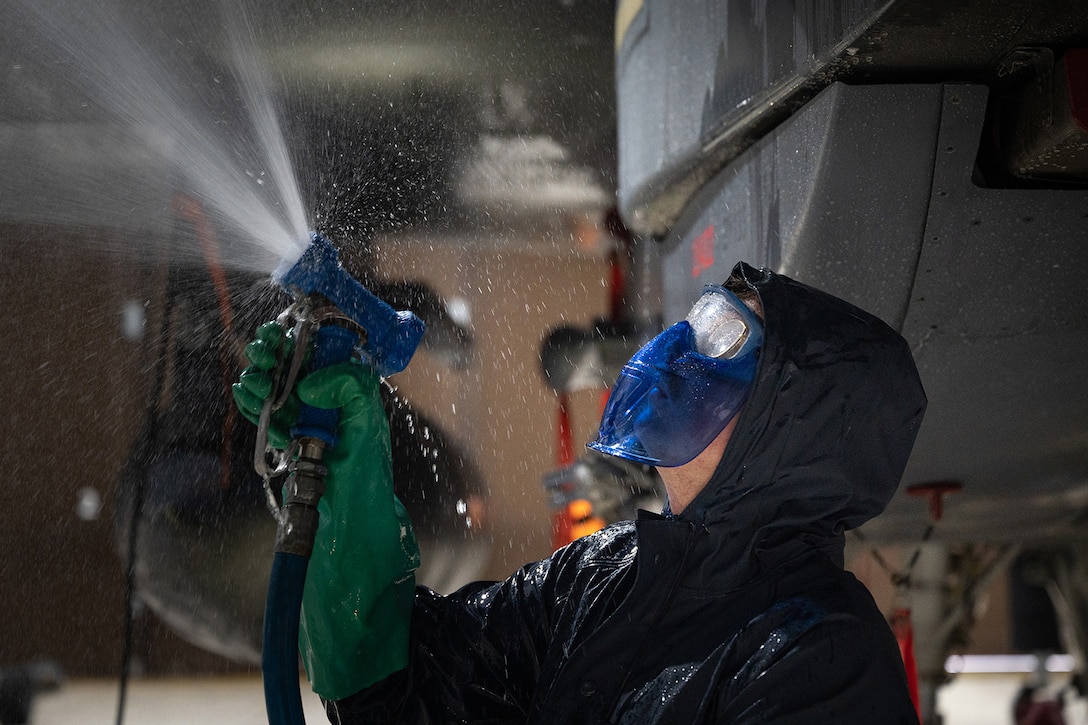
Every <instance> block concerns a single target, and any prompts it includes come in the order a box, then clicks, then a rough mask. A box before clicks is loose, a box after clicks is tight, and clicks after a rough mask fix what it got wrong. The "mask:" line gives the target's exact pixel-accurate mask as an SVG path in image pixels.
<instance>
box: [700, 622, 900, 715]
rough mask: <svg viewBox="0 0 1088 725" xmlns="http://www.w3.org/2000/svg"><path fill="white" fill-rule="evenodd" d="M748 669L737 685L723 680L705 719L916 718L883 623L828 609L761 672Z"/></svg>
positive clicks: (895, 654) (898, 663) (892, 644)
mask: <svg viewBox="0 0 1088 725" xmlns="http://www.w3.org/2000/svg"><path fill="white" fill-rule="evenodd" d="M889 640H890V641H889ZM749 675H750V678H745V679H746V682H745V684H744V685H743V686H742V687H740V688H735V687H733V686H732V684H733V683H731V682H726V683H724V684H723V687H722V688H721V689H720V690H719V692H718V693H716V696H717V701H716V703H714V705H713V706H712V708H711V711H712V713H713V716H712V717H710V718H708V721H710V722H717V723H723V724H724V723H730V725H749V724H752V725H754V724H755V723H760V724H761V725H764V724H768V723H774V724H775V725H822V724H824V723H826V724H828V725H831V724H833V723H834V724H836V725H851V724H854V723H858V724H861V723H865V724H866V725H917V723H918V719H917V715H916V713H915V710H914V706H913V704H912V703H911V701H910V698H909V695H908V694H907V685H906V678H905V675H904V673H903V665H902V662H901V661H900V660H899V658H898V648H897V647H896V645H895V642H894V639H892V638H891V635H890V632H889V631H887V626H886V625H884V624H883V622H879V621H877V622H871V621H865V620H863V619H860V618H858V617H856V616H853V615H847V614H837V615H832V616H829V617H827V618H826V619H824V620H822V621H821V622H820V624H818V625H817V626H815V627H813V628H812V629H810V630H809V631H807V632H806V633H805V634H804V635H803V636H801V637H800V638H799V639H798V640H797V641H796V642H795V643H794V644H793V646H791V647H790V648H789V649H788V650H787V651H785V652H784V653H782V656H781V657H780V658H778V659H776V661H774V662H773V663H770V664H769V665H768V666H767V667H766V668H765V670H764V671H763V672H762V673H758V674H757V673H749ZM733 682H736V680H734V681H733Z"/></svg>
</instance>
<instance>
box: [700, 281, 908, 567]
mask: <svg viewBox="0 0 1088 725" xmlns="http://www.w3.org/2000/svg"><path fill="white" fill-rule="evenodd" d="M733 276H734V278H739V279H741V280H743V281H744V282H745V283H746V284H747V285H748V286H749V287H750V288H751V289H753V290H755V291H756V293H757V294H758V295H759V298H760V301H761V302H762V305H763V317H764V342H763V349H762V351H761V353H760V361H759V368H758V371H757V373H756V380H755V383H754V384H753V388H752V392H751V394H750V395H749V398H748V401H747V403H746V404H745V406H744V408H742V410H741V412H740V413H739V415H740V418H739V419H738V421H737V426H736V429H735V430H734V433H733V436H732V438H731V439H730V441H729V444H728V445H727V447H726V449H725V453H724V455H723V456H722V460H721V462H720V463H719V464H718V467H717V470H716V471H715V473H714V474H713V476H712V477H711V479H710V482H709V483H708V484H707V486H706V487H705V488H704V489H703V490H702V491H701V492H700V493H699V494H698V495H697V496H696V497H695V499H694V500H693V501H692V502H691V503H690V504H689V505H688V506H687V507H686V508H685V509H684V512H683V513H682V514H681V515H680V517H679V518H681V519H683V520H687V521H692V522H696V523H700V524H702V525H703V526H705V527H707V528H708V529H711V530H713V529H719V533H724V532H722V531H721V529H722V528H724V529H725V531H727V532H729V538H730V539H734V540H737V541H740V542H744V545H745V546H746V547H747V548H748V550H749V554H754V555H755V556H756V557H757V558H764V559H765V558H767V557H768V556H770V555H771V552H777V553H776V554H775V555H773V557H772V558H774V559H776V560H777V559H779V558H781V556H783V555H788V554H789V552H791V551H795V550H796V549H797V547H798V546H802V547H803V548H805V549H812V548H816V549H824V550H829V551H832V552H835V551H837V557H838V558H839V560H840V563H841V556H842V553H841V552H842V541H843V532H844V531H845V530H847V529H851V528H855V527H857V526H860V525H861V524H863V523H864V522H866V521H868V520H869V519H871V518H873V517H874V516H876V515H877V514H879V513H880V512H882V511H883V510H884V507H885V506H886V505H887V504H888V501H889V500H890V499H891V497H892V495H893V494H894V493H895V490H896V488H897V487H898V485H899V481H900V478H901V477H902V475H903V470H904V468H905V467H906V464H907V459H908V457H909V455H910V452H911V448H912V447H913V446H914V439H915V436H916V435H917V432H918V427H919V425H920V424H921V421H922V416H923V414H924V412H925V407H926V396H925V392H924V391H923V389H922V384H921V381H920V380H919V377H918V370H917V368H916V367H915V364H914V359H913V357H912V355H911V353H910V349H909V348H908V346H907V343H906V341H905V340H904V339H903V338H902V336H900V335H899V334H898V333H897V332H896V331H895V330H893V329H892V328H890V327H889V326H888V325H886V324H885V323H884V322H882V321H880V320H879V319H877V318H876V317H874V316H872V315H870V314H869V313H867V312H864V311H862V310H860V309H858V308H857V307H854V306H853V305H851V304H849V303H847V302H844V301H843V300H840V299H838V298H836V297H832V296H831V295H829V294H826V293H824V292H820V291H819V290H816V289H813V288H812V287H809V286H807V285H804V284H801V283H799V282H796V281H794V280H792V279H790V278H788V277H786V276H783V275H780V274H775V273H774V272H770V271H767V270H758V269H755V268H753V267H751V266H749V265H747V264H744V263H740V264H738V265H737V266H736V267H735V268H734V270H733ZM764 563H769V562H764Z"/></svg>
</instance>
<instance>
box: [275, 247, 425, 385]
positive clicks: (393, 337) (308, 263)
mask: <svg viewBox="0 0 1088 725" xmlns="http://www.w3.org/2000/svg"><path fill="white" fill-rule="evenodd" d="M272 279H273V280H274V281H275V282H276V283H277V284H279V285H280V286H281V287H283V288H284V289H285V290H286V291H287V292H289V293H291V294H292V295H295V296H298V297H305V296H309V295H313V294H319V295H321V296H323V297H324V298H326V299H327V300H328V301H329V302H331V303H332V304H333V305H334V306H335V307H336V308H337V309H339V310H340V312H342V313H343V314H344V315H345V316H346V317H348V318H349V319H350V320H351V321H352V322H354V323H355V324H357V325H359V327H361V328H362V329H363V330H364V331H365V333H366V334H365V335H364V336H363V337H362V338H361V340H360V347H361V348H362V351H363V354H364V355H365V356H366V358H367V362H369V363H370V364H371V365H372V366H373V367H374V369H375V370H377V371H378V374H380V375H392V374H393V373H398V372H400V371H401V370H403V369H404V368H405V367H407V365H408V361H409V360H411V359H412V355H413V354H414V353H415V350H416V347H417V346H418V345H419V341H420V339H421V338H422V337H423V321H422V320H420V319H419V318H418V317H416V316H415V315H414V314H412V313H411V312H408V311H397V310H394V309H393V308H392V307H390V306H389V305H388V304H386V303H385V302H383V301H382V300H380V299H378V298H377V297H375V296H374V295H373V294H372V293H371V292H370V291H369V290H368V289H367V288H366V287H363V285H361V284H359V282H358V281H356V280H355V278H354V277H352V276H351V275H350V274H348V273H347V271H346V270H345V269H344V268H343V267H342V266H341V265H340V258H339V256H338V255H337V253H336V248H335V247H333V246H332V244H331V243H330V242H329V241H328V240H327V239H325V237H323V236H321V235H320V234H317V233H316V232H315V233H313V234H311V235H310V246H309V247H307V248H306V251H305V252H303V254H302V257H300V258H299V260H298V261H297V262H294V263H293V264H291V263H288V262H287V261H286V260H285V261H284V262H283V263H282V264H281V265H280V267H279V269H277V270H276V271H275V272H273V273H272Z"/></svg>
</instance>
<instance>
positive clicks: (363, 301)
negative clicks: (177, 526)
mask: <svg viewBox="0 0 1088 725" xmlns="http://www.w3.org/2000/svg"><path fill="white" fill-rule="evenodd" d="M272 278H273V281H275V282H276V283H277V284H278V285H279V286H280V287H282V288H283V289H284V290H285V291H286V292H288V293H289V294H290V295H291V296H292V297H293V298H294V303H293V304H292V305H291V306H290V307H288V308H287V310H285V311H284V313H283V314H282V315H280V321H281V323H285V324H290V323H293V326H294V338H295V345H294V351H293V353H292V354H291V356H290V360H283V361H281V362H282V364H280V365H277V375H276V377H277V378H279V380H278V384H277V385H276V388H275V389H276V390H278V391H280V392H279V394H278V395H273V396H271V397H270V398H269V399H268V401H267V402H266V403H265V406H264V409H263V410H262V412H261V418H260V422H259V425H258V439H257V446H256V451H255V457H254V465H255V468H256V469H257V472H258V473H260V474H261V475H262V476H264V477H265V481H266V482H267V481H268V480H269V479H270V478H272V477H273V476H277V475H280V474H282V473H288V474H289V477H288V479H287V483H286V485H285V493H284V497H283V506H282V507H279V506H278V505H277V504H275V503H274V498H273V497H272V496H271V491H270V490H269V494H270V503H271V504H272V505H273V509H274V510H273V513H274V514H275V516H276V519H277V522H278V524H279V525H278V528H277V532H276V543H275V558H274V560H273V564H272V577H271V581H270V583H269V588H268V599H267V603H266V607H265V619H264V643H263V645H262V655H261V669H262V672H263V675H264V692H265V705H266V707H267V710H268V719H269V723H270V724H271V725H281V724H283V723H292V724H296V723H298V724H301V723H304V722H305V718H304V717H303V714H302V698H301V693H300V692H299V687H298V635H299V618H300V608H301V606H302V591H303V585H304V584H305V581H306V569H307V566H308V564H309V560H310V555H311V554H312V552H313V546H314V538H315V536H316V534H317V523H318V513H317V504H318V501H319V500H320V499H321V496H322V495H323V494H324V492H325V475H326V473H327V469H326V468H325V466H324V465H323V463H322V460H323V458H324V456H325V451H326V450H327V449H329V448H331V447H333V446H335V445H336V441H337V436H336V429H337V424H338V422H339V418H340V411H339V410H336V409H323V408H315V407H312V406H309V405H302V407H301V410H300V412H299V416H298V420H297V422H296V423H295V425H294V426H292V428H291V431H290V432H291V445H290V447H289V448H288V450H286V451H282V452H273V456H274V458H275V460H274V461H273V462H271V463H270V462H269V460H268V457H269V449H268V446H267V435H268V425H269V421H270V420H271V415H272V413H273V412H275V410H277V409H278V408H279V407H280V406H282V405H283V404H284V402H286V400H287V396H288V395H289V394H290V391H291V390H292V389H293V388H294V384H295V381H296V380H297V378H298V375H299V373H300V371H301V369H302V367H303V365H304V364H306V365H308V369H309V370H311V371H312V370H317V369H320V368H323V367H327V366H329V365H334V364H336V363H340V362H346V361H348V360H350V359H351V358H352V356H353V355H354V354H355V353H356V351H358V353H359V354H360V356H361V357H362V359H363V361H364V362H365V363H367V364H369V365H370V366H372V367H373V368H374V369H375V370H376V371H377V372H378V373H379V374H380V375H383V376H387V375H392V374H393V373H396V372H400V371H401V370H403V369H404V368H405V367H406V366H407V365H408V362H409V360H411V358H412V355H413V353H414V352H415V349H416V346H417V345H418V344H419V341H420V338H421V337H422V336H423V322H422V321H421V320H420V319H419V318H418V317H416V316H415V315H414V314H412V313H411V312H407V311H397V310H394V309H393V308H392V307H390V306H389V305H387V304H386V303H385V302H383V301H381V300H380V299H378V298H377V297H375V296H374V295H373V294H371V293H370V292H369V291H368V290H367V289H366V288H365V287H363V286H362V285H361V284H359V282H358V281H356V280H355V279H354V278H353V277H352V276H351V275H350V274H348V273H347V271H346V270H345V269H344V268H343V267H342V266H341V265H340V260H339V257H338V255H337V253H336V249H335V248H334V247H333V246H332V244H330V243H329V241H328V240H326V239H325V238H324V237H322V236H321V235H320V234H316V233H315V234H312V235H311V237H310V245H309V246H308V247H307V248H306V251H305V252H304V253H303V254H302V257H301V258H299V259H298V260H297V261H294V260H285V262H284V263H283V264H281V265H280V267H279V269H277V270H276V271H275V272H274V273H273V275H272Z"/></svg>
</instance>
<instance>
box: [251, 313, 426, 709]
mask: <svg viewBox="0 0 1088 725" xmlns="http://www.w3.org/2000/svg"><path fill="white" fill-rule="evenodd" d="M277 327H278V326H277ZM265 328H266V326H262V330H259V331H258V336H257V340H255V341H254V343H257V342H260V343H261V344H259V345H255V344H254V343H251V344H250V345H249V346H247V350H246V354H247V356H248V357H249V359H250V361H251V362H252V363H253V365H252V366H251V367H250V368H249V369H247V373H248V374H247V373H243V374H242V377H241V378H240V379H239V383H238V384H236V385H235V399H236V400H237V402H238V405H239V408H240V409H242V412H243V414H244V415H245V416H246V417H247V418H250V419H251V420H254V418H253V411H254V410H255V408H254V406H253V404H254V403H255V402H257V401H260V402H262V403H263V398H262V393H263V395H264V396H267V395H268V394H269V393H268V391H269V390H270V388H271V382H270V378H269V376H268V373H267V371H268V370H269V369H270V367H271V366H272V365H274V363H275V359H276V357H275V349H276V347H277V346H278V345H279V344H283V343H284V342H287V343H288V344H289V341H287V340H286V338H285V337H284V336H283V335H282V331H280V333H279V334H277V332H276V331H273V330H270V329H265ZM270 353H271V354H270ZM269 360H270V361H271V364H269V365H266V363H268V362H269ZM379 384H380V379H379V377H378V375H377V373H376V372H374V370H373V369H371V368H370V367H368V366H365V365H362V364H359V363H355V362H351V363H341V364H338V365H333V366H330V367H327V368H324V369H321V370H317V371H315V372H313V373H311V374H310V375H307V376H306V377H304V378H303V379H302V380H301V381H300V382H299V384H298V386H297V389H296V393H297V396H298V399H299V400H301V401H302V402H304V403H306V404H308V405H312V406H314V407H317V408H340V409H341V412H340V422H339V426H338V430H337V432H338V435H339V440H338V441H337V443H336V445H335V446H334V447H333V448H331V449H329V450H327V451H326V453H325V458H324V463H325V465H326V466H327V467H328V475H327V476H326V478H325V495H324V496H323V497H322V498H321V501H320V502H319V504H318V512H319V519H318V529H317V537H316V540H315V542H314V551H313V555H312V557H311V558H310V564H309V569H308V571H307V575H306V586H305V589H304V591H303V599H302V621H301V628H300V632H299V648H300V650H301V652H302V660H303V664H304V665H305V667H306V673H307V674H308V675H309V678H310V683H311V684H312V686H313V689H314V692H316V693H317V694H318V695H320V696H321V697H323V698H325V699H328V700H339V699H342V698H344V697H347V696H348V695H352V694H354V693H356V692H358V691H359V690H362V689H363V688H365V687H368V686H370V685H372V684H374V683H376V682H378V681H379V680H381V679H383V678H385V677H387V676H388V675H390V674H392V673H393V672H396V671H397V670H401V669H403V668H405V667H406V666H407V664H408V632H409V625H410V622H411V614H412V602H413V598H414V591H415V576H414V572H415V570H416V569H417V568H418V567H419V548H418V545H417V544H416V540H415V536H414V534H413V532H412V525H411V521H410V520H409V518H408V513H407V511H405V509H404V507H403V506H402V505H401V502H400V501H399V500H397V498H396V496H395V495H394V494H393V476H392V462H391V455H392V454H391V448H390V442H389V422H388V420H387V419H386V417H385V411H384V409H383V407H382V402H381V397H380V394H379V388H378V386H379ZM292 405H294V406H295V409H296V410H297V403H294V404H292ZM287 408H288V406H286V405H285V407H284V410H286V409H287ZM256 411H257V414H258V415H259V412H260V405H257V406H256ZM281 413H283V411H281ZM288 416H289V413H288V414H283V415H280V416H274V419H273V423H272V425H271V426H270V429H269V441H270V442H272V443H273V445H277V442H278V441H283V442H286V441H287V437H286V436H287V434H286V433H285V431H286V429H287V428H288V427H289V425H290V424H289V423H287V425H286V426H284V423H286V421H287V420H288ZM274 436H275V437H274Z"/></svg>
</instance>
